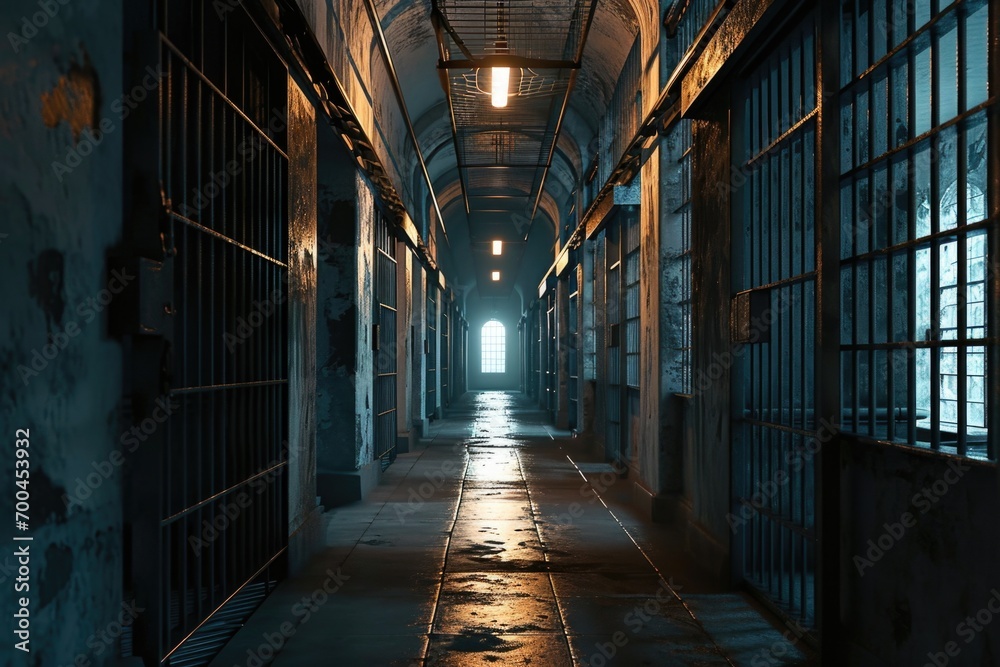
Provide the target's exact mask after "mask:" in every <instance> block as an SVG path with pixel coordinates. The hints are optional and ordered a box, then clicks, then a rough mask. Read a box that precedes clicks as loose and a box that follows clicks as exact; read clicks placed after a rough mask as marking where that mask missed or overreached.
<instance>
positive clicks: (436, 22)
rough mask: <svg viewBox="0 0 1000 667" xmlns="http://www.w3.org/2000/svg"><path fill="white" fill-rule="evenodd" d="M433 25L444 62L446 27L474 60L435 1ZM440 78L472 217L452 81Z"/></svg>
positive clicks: (467, 210) (468, 212)
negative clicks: (444, 30)
mask: <svg viewBox="0 0 1000 667" xmlns="http://www.w3.org/2000/svg"><path fill="white" fill-rule="evenodd" d="M431 25H433V26H434V36H435V38H436V39H437V43H438V55H440V57H441V60H442V61H443V60H444V59H445V57H446V56H447V55H448V54H447V53H446V52H445V48H444V39H442V38H441V28H442V27H444V28H445V29H446V30H447V31H448V34H450V35H451V36H452V39H454V40H456V44H458V46H459V48H460V49H461V50H462V53H464V54H465V55H466V57H468V58H470V59H471V58H472V53H470V52H469V49H468V47H466V46H465V42H463V41H462V40H461V38H460V37H459V36H458V35H457V34H455V31H454V28H452V27H451V23H449V22H448V19H447V17H446V16H445V15H444V14H443V13H442V12H441V10H440V9H439V8H438V4H437V0H433V3H432V8H431ZM438 77H439V78H440V80H441V87H442V88H443V89H444V97H445V99H446V100H448V117H449V119H450V120H451V138H452V142H453V143H454V144H455V161H456V162H457V163H458V181H459V184H460V185H461V186H462V199H463V200H464V202H465V214H466V215H472V206H471V205H470V202H469V188H468V187H466V183H465V175H464V174H463V173H462V164H461V160H462V154H461V150H460V147H459V145H458V123H457V122H456V121H455V105H454V104H452V102H451V79H450V78H449V77H448V72H446V71H445V70H443V69H440V68H439V69H438Z"/></svg>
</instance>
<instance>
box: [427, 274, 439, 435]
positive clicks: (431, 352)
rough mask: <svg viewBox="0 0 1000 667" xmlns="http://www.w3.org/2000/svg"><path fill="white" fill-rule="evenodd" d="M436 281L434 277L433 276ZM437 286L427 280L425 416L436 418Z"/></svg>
mask: <svg viewBox="0 0 1000 667" xmlns="http://www.w3.org/2000/svg"><path fill="white" fill-rule="evenodd" d="M435 279H436V276H435ZM439 291H440V290H439V288H438V286H437V284H435V283H432V282H431V280H430V277H428V280H427V350H426V352H427V375H426V377H427V416H428V417H436V416H437V395H438V394H437V373H438V367H437V358H438V354H437V343H438V341H437V335H438V293H439Z"/></svg>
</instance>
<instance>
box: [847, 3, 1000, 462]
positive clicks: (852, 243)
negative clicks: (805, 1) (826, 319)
mask: <svg viewBox="0 0 1000 667" xmlns="http://www.w3.org/2000/svg"><path fill="white" fill-rule="evenodd" d="M842 11H843V13H844V16H845V19H846V18H851V19H852V20H853V19H854V18H856V19H857V20H856V21H853V22H852V23H851V24H850V25H847V24H846V23H845V25H846V32H845V39H844V40H843V46H842V49H841V60H842V62H843V63H844V67H843V70H844V72H843V75H842V81H841V83H842V85H843V87H842V89H841V96H840V107H841V119H842V120H843V121H845V122H847V124H846V125H844V127H843V130H842V136H841V142H842V144H843V146H844V151H843V157H842V160H841V183H840V185H841V191H840V199H841V216H842V221H841V226H842V228H843V229H844V230H847V231H849V233H845V234H844V235H843V240H842V247H841V282H842V295H841V311H842V313H843V315H842V323H843V325H842V328H841V354H842V360H843V362H842V365H843V383H842V392H843V413H842V415H841V428H842V429H843V430H844V431H846V432H850V433H854V434H857V435H860V436H863V437H866V438H869V439H873V440H877V441H883V442H895V443H899V444H906V445H913V446H918V447H924V448H928V449H931V450H934V451H942V452H946V453H950V454H957V455H959V456H969V457H973V458H978V459H984V460H993V461H995V460H996V456H997V452H996V451H995V450H996V447H995V446H994V445H993V444H992V441H995V439H996V435H995V433H993V432H994V431H995V428H994V426H993V424H992V423H991V420H990V419H989V415H990V414H993V412H995V407H994V406H991V399H990V396H994V397H995V396H996V394H997V378H996V377H991V376H995V374H991V373H990V372H989V371H988V363H987V357H988V356H989V354H990V351H991V350H992V349H995V347H996V340H995V332H993V331H990V330H988V320H989V313H990V312H996V310H997V307H998V304H997V303H996V300H997V297H996V295H992V294H990V290H989V282H990V280H989V275H990V267H991V266H992V265H993V264H994V263H995V262H996V258H995V257H992V256H991V252H990V242H989V238H990V234H991V233H992V234H995V233H996V230H997V225H998V216H997V213H996V208H997V205H998V204H997V202H995V201H991V198H990V196H989V188H990V183H991V179H992V180H994V181H995V180H996V178H997V174H995V173H990V166H989V159H988V154H989V150H988V146H989V143H990V142H989V135H990V132H991V131H995V129H993V128H991V124H992V123H994V122H995V108H996V94H995V93H996V91H990V90H989V85H988V81H987V76H988V71H987V70H988V68H984V67H982V63H983V62H987V61H989V60H990V57H989V38H990V35H989V25H990V16H989V14H990V11H991V8H990V6H989V3H987V2H986V1H985V0H970V1H965V2H955V3H951V4H948V5H947V6H945V7H942V8H941V9H940V11H937V12H931V11H930V10H928V11H927V12H926V14H925V15H921V16H916V15H913V14H911V13H909V12H904V11H903V8H901V7H897V6H895V5H893V6H890V7H886V6H877V7H871V8H870V7H867V6H865V5H859V4H857V3H853V4H852V3H849V4H847V5H845V7H844V8H843V10H842ZM992 11H996V8H995V7H994V8H993V10H992ZM883 25H884V26H888V27H889V28H890V29H889V30H888V31H883V30H882V28H881V27H880V26H883ZM993 37H994V39H995V36H993ZM991 95H992V96H991ZM848 121H850V122H848ZM991 206H992V208H991ZM991 434H992V435H991Z"/></svg>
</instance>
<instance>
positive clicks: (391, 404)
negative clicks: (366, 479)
mask: <svg viewBox="0 0 1000 667" xmlns="http://www.w3.org/2000/svg"><path fill="white" fill-rule="evenodd" d="M373 214H374V216H375V275H374V288H375V289H374V301H373V305H374V307H375V313H374V316H375V320H374V321H375V324H376V330H375V336H376V337H377V339H376V341H375V346H376V348H377V349H376V352H375V364H374V372H375V388H374V410H373V412H374V415H375V424H374V427H375V451H374V454H375V459H377V460H380V461H382V465H383V467H388V465H389V464H390V463H392V462H393V461H394V460H395V459H396V432H397V424H396V417H397V404H396V402H397V394H396V389H397V384H398V381H399V377H398V370H399V369H398V367H399V355H398V350H397V347H396V337H397V329H396V326H397V317H398V310H397V308H398V303H397V294H396V289H397V287H396V273H397V264H396V238H395V236H394V235H393V231H392V228H391V223H390V221H389V219H388V218H387V217H386V216H385V215H384V214H383V213H382V212H381V211H377V210H376V211H374V212H373Z"/></svg>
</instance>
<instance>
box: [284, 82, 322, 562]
mask: <svg viewBox="0 0 1000 667" xmlns="http://www.w3.org/2000/svg"><path fill="white" fill-rule="evenodd" d="M316 153H317V148H316V118H315V112H314V110H313V107H312V105H311V104H309V101H308V100H307V99H306V97H305V95H304V94H303V93H302V91H301V90H299V87H298V86H297V85H296V83H295V81H294V79H292V78H291V77H289V79H288V189H289V193H288V202H289V211H288V328H289V341H288V395H289V415H288V422H289V423H288V553H289V570H290V571H291V572H296V571H298V570H300V569H301V568H302V567H303V566H304V565H305V563H306V562H307V561H308V560H309V558H310V557H311V556H312V555H313V553H315V552H316V550H317V549H318V546H319V544H320V532H321V528H320V527H321V519H320V515H321V514H322V507H319V506H318V504H317V502H316V381H317V377H316V274H317V268H316V254H317V253H316V212H317V208H316V207H317V198H316Z"/></svg>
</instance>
